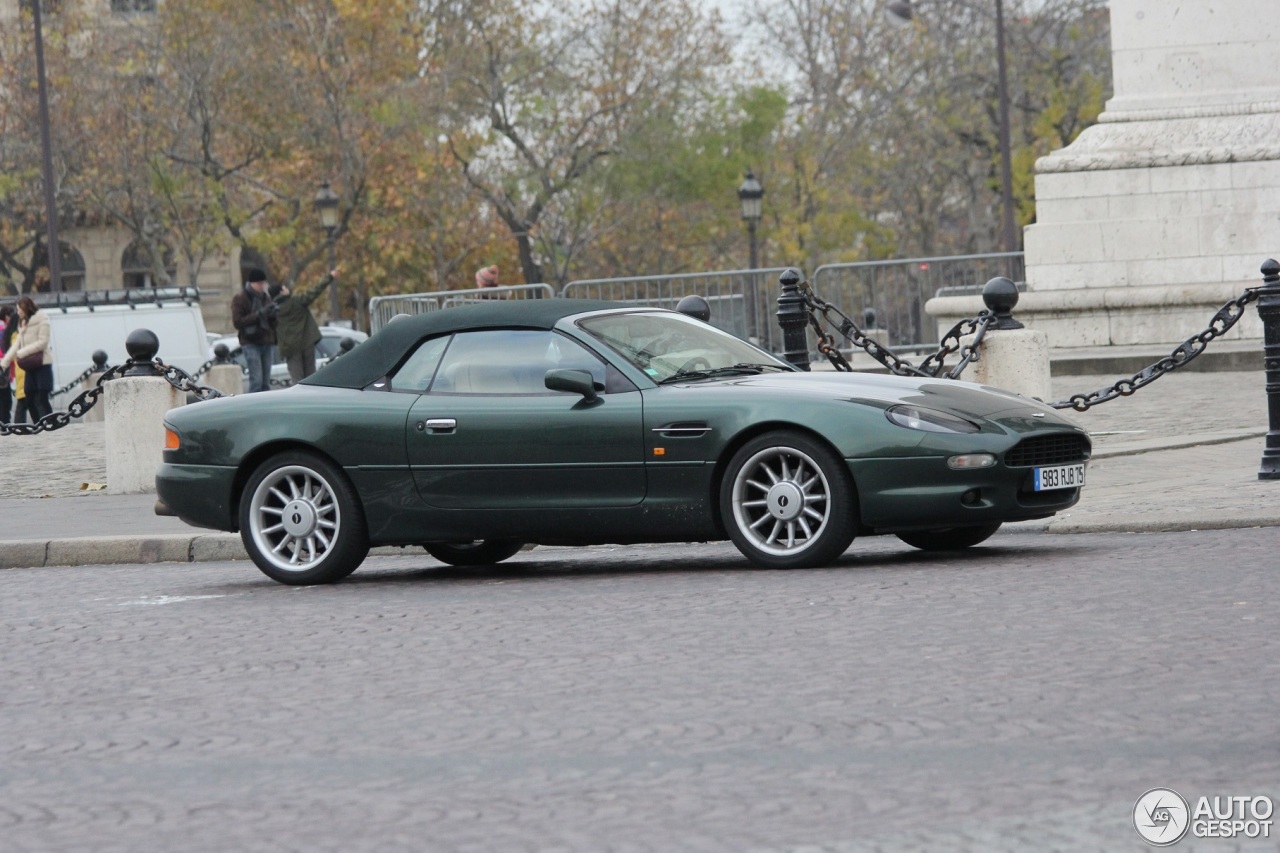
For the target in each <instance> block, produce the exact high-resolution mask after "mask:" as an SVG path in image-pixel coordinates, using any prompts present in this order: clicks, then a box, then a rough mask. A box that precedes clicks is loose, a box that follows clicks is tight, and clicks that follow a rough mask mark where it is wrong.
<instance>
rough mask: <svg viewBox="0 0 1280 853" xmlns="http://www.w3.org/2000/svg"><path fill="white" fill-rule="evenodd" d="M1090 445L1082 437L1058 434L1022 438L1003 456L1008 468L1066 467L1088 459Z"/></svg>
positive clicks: (1087, 440)
mask: <svg viewBox="0 0 1280 853" xmlns="http://www.w3.org/2000/svg"><path fill="white" fill-rule="evenodd" d="M1091 449H1092V445H1091V444H1090V443H1089V439H1087V438H1085V437H1084V436H1083V435H1076V434H1074V433H1059V434H1057V435H1037V436H1033V437H1032V438H1024V439H1023V440H1022V441H1020V442H1018V443H1017V444H1016V445H1014V446H1013V447H1012V448H1011V449H1010V450H1009V451H1008V452H1006V453H1005V455H1004V464H1006V465H1008V466H1009V467H1010V468H1032V467H1037V466H1044V465H1067V464H1069V463H1072V462H1084V461H1085V460H1086V459H1088V458H1089V452H1090V451H1091Z"/></svg>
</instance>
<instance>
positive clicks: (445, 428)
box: [418, 418, 458, 434]
mask: <svg viewBox="0 0 1280 853" xmlns="http://www.w3.org/2000/svg"><path fill="white" fill-rule="evenodd" d="M424 428H425V429H429V430H431V432H433V433H437V434H439V433H450V432H453V431H454V430H455V429H457V428H458V422H457V420H455V419H454V418H428V419H427V422H426V423H425V424H424V423H423V422H422V421H418V430H419V432H421V431H422V430H423V429H424Z"/></svg>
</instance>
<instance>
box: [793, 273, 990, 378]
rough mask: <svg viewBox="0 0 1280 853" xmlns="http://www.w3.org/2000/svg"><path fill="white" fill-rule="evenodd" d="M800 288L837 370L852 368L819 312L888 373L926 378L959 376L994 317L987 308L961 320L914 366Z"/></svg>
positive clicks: (977, 356)
mask: <svg viewBox="0 0 1280 853" xmlns="http://www.w3.org/2000/svg"><path fill="white" fill-rule="evenodd" d="M799 287H800V294H801V295H802V296H803V297H804V300H805V305H806V307H807V308H808V311H809V324H810V326H812V327H813V330H814V333H815V334H816V335H817V338H818V352H820V353H822V354H823V355H824V356H826V358H827V360H828V361H830V362H831V364H832V366H833V367H835V369H836V370H838V371H841V372H846V373H847V372H849V371H851V370H853V368H852V367H851V366H850V365H849V362H848V360H847V359H846V358H845V357H844V355H843V354H842V353H841V352H840V350H839V348H837V347H836V345H835V338H834V337H833V336H832V335H831V334H829V333H828V332H826V331H825V330H824V329H823V328H822V324H821V322H820V321H819V319H818V318H819V315H821V318H822V321H825V322H826V323H828V324H829V325H831V326H832V327H834V328H836V329H838V330H839V332H840V334H841V336H843V337H844V339H845V340H847V341H848V342H849V343H851V344H852V345H853V346H855V347H858V348H859V349H862V350H864V351H865V352H866V353H867V355H869V356H871V357H872V358H874V359H875V360H876V361H878V362H880V363H881V364H883V365H884V366H885V367H887V368H888V369H889V372H890V373H893V374H896V375H898V376H923V377H929V378H937V377H938V376H940V375H942V376H944V377H945V378H947V379H958V378H960V374H961V373H962V372H964V369H965V368H966V367H968V366H969V365H970V364H971V363H973V362H975V361H978V360H979V359H980V358H981V354H980V352H979V350H978V345H979V344H980V343H982V338H983V337H984V336H985V335H986V333H987V328H988V327H989V326H990V325H991V323H992V320H993V319H994V315H992V313H991V312H990V311H983V312H982V313H980V314H979V315H978V316H977V317H973V318H971V319H967V320H961V321H960V322H959V323H957V324H956V325H955V326H953V327H952V328H951V331H949V332H947V333H946V334H945V335H944V336H943V337H942V341H941V343H940V346H939V349H938V351H937V352H935V353H933V354H931V355H930V356H928V357H927V358H925V359H924V361H922V362H921V363H920V366H919V367H916V366H915V365H914V364H912V363H911V362H909V361H907V360H906V359H903V358H899V357H898V356H897V355H895V354H894V353H893V352H892V351H891V350H890V349H889V348H888V347H885V346H884V345H882V344H881V343H880V342H878V341H876V340H875V339H873V338H870V337H868V336H867V334H866V333H865V332H863V331H862V329H860V328H858V324H857V323H855V322H854V321H853V319H852V318H850V317H849V315H848V314H845V313H844V312H843V311H841V310H840V309H839V308H837V307H836V306H834V305H832V304H831V303H829V302H824V301H823V300H822V299H820V298H819V297H818V295H817V294H816V293H814V292H813V286H812V285H811V284H809V283H808V282H801V283H800V286H799ZM832 315H835V317H837V318H838V320H836V319H833V318H832ZM970 334H972V335H974V339H973V342H972V343H970V344H967V345H964V346H961V345H960V339H961V338H962V337H963V336H965V335H970ZM957 351H959V352H960V356H961V358H960V363H959V364H957V365H956V366H955V367H953V368H951V370H950V371H948V372H947V373H945V374H943V373H942V370H943V368H944V367H945V363H944V362H945V360H946V357H947V356H948V355H950V354H951V353H954V352H957Z"/></svg>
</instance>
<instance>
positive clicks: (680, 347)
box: [578, 311, 792, 383]
mask: <svg viewBox="0 0 1280 853" xmlns="http://www.w3.org/2000/svg"><path fill="white" fill-rule="evenodd" d="M578 326H579V327H580V328H582V329H583V330H584V331H585V332H587V333H588V334H590V335H591V336H592V337H594V338H596V339H598V340H600V341H601V342H603V343H604V344H606V345H607V346H609V347H610V348H611V349H613V350H614V351H616V352H617V353H618V354H619V355H621V356H622V357H623V358H625V359H626V360H627V361H629V362H631V363H632V364H634V365H635V366H636V367H638V368H639V369H640V370H643V371H644V372H645V375H647V376H648V377H649V378H650V379H652V380H653V381H654V382H659V383H662V382H678V381H680V380H682V379H690V380H693V379H706V378H711V377H716V376H725V375H735V374H751V373H762V372H764V371H774V370H785V371H789V370H791V369H792V368H791V366H790V365H789V364H787V363H786V362H784V361H780V360H778V359H777V358H775V357H774V356H772V355H770V354H769V353H767V352H765V351H764V350H762V349H758V348H757V347H754V346H752V345H751V344H749V343H747V342H746V341H743V340H740V339H738V338H735V337H734V336H733V335H730V334H728V333H727V332H722V331H720V330H719V329H717V328H715V327H714V326H709V325H707V324H706V323H703V322H701V321H700V320H695V319H693V318H692V317H686V316H684V315H683V314H675V313H671V312H661V313H658V312H652V313H650V312H643V311H629V312H626V313H620V314H601V315H598V316H595V317H588V318H586V319H584V320H581V321H579V323H578Z"/></svg>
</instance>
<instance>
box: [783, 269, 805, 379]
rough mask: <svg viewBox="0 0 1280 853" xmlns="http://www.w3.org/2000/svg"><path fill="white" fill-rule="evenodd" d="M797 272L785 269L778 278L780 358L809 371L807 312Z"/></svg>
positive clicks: (800, 279)
mask: <svg viewBox="0 0 1280 853" xmlns="http://www.w3.org/2000/svg"><path fill="white" fill-rule="evenodd" d="M803 280H804V279H803V278H801V276H800V272H799V270H795V269H785V270H783V271H782V275H780V276H778V283H779V284H781V285H782V293H781V294H780V295H779V296H778V325H779V326H781V327H782V350H783V352H782V357H783V358H785V359H786V360H787V361H789V362H791V363H792V364H793V365H795V366H796V367H798V368H800V369H801V370H808V369H809V336H808V334H807V333H806V331H805V329H806V327H807V326H808V325H809V311H808V309H806V308H805V301H804V297H803V296H801V295H800V282H801V281H803Z"/></svg>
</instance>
